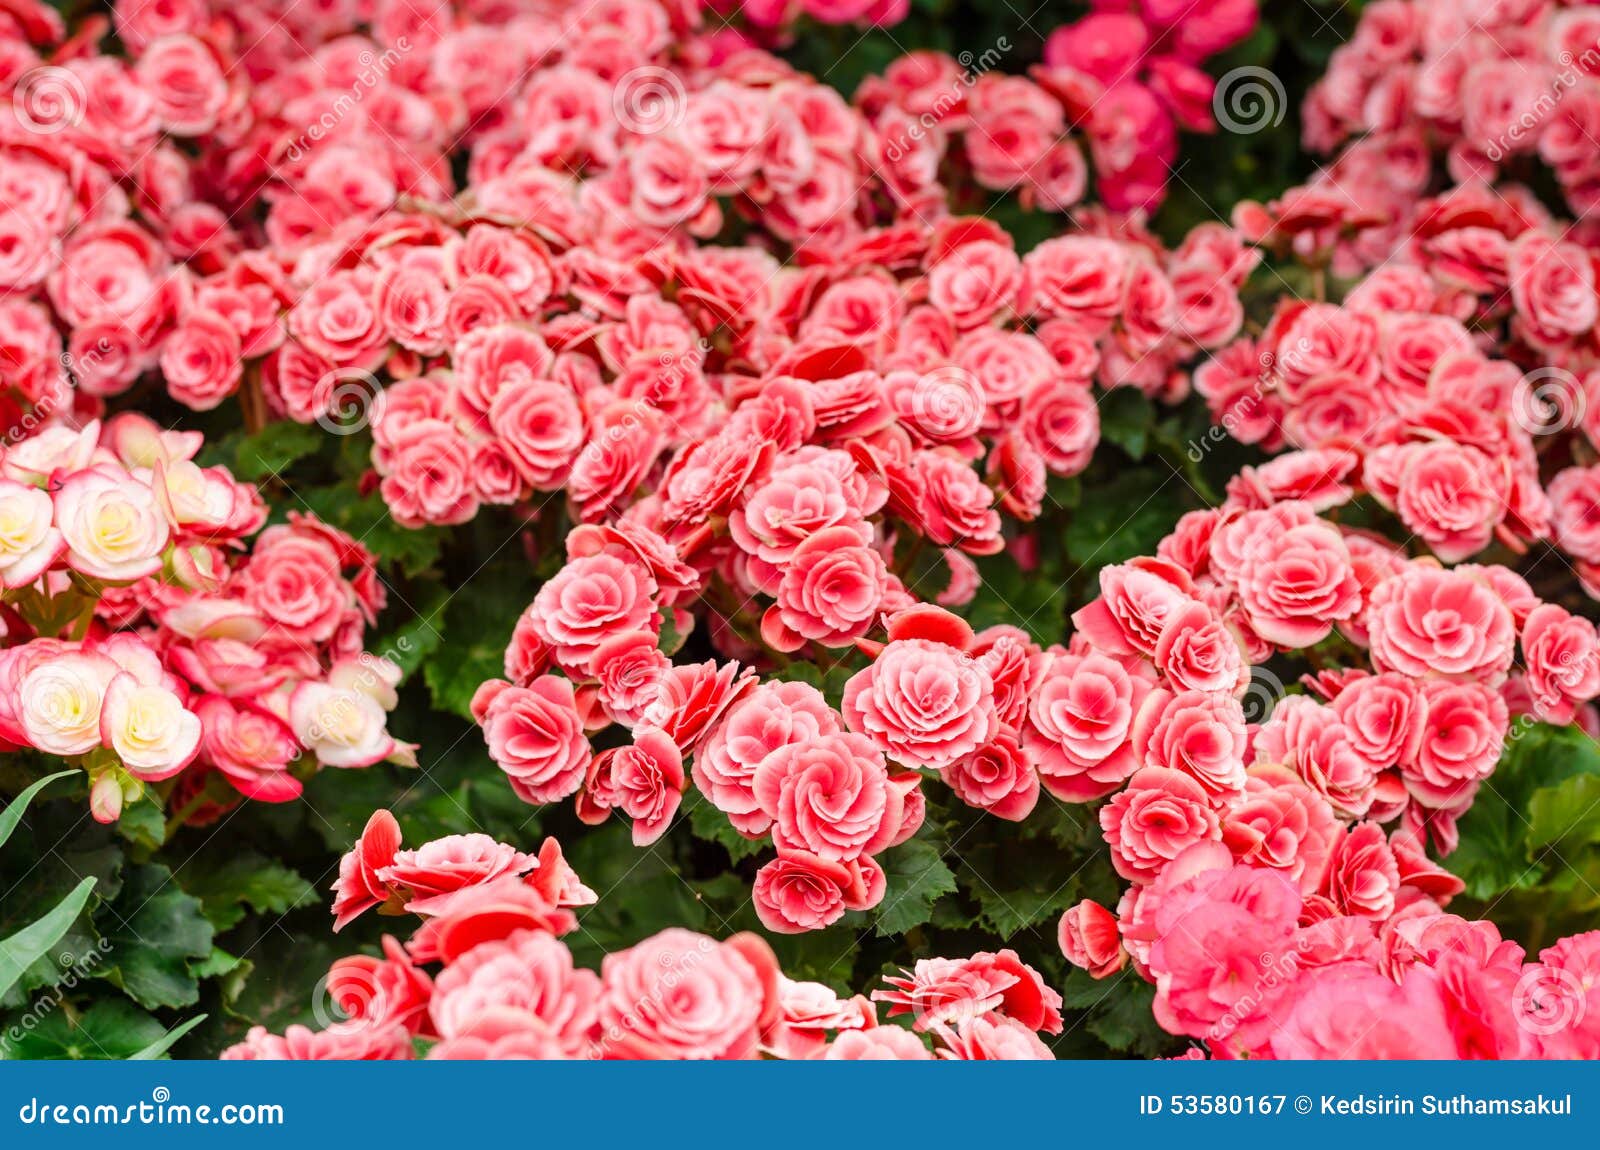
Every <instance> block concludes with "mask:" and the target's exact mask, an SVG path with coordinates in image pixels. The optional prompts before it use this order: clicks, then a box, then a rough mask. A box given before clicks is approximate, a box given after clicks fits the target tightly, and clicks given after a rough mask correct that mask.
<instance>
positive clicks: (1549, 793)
mask: <svg viewBox="0 0 1600 1150" xmlns="http://www.w3.org/2000/svg"><path fill="white" fill-rule="evenodd" d="M1527 838H1528V848H1529V849H1530V850H1532V851H1538V850H1540V849H1542V848H1544V847H1553V848H1554V849H1555V850H1556V852H1557V853H1558V854H1561V855H1563V856H1565V855H1568V854H1571V853H1572V852H1574V851H1577V850H1579V849H1581V848H1583V847H1587V846H1591V845H1593V844H1594V843H1596V842H1600V775H1574V776H1573V777H1572V778H1570V779H1564V780H1562V781H1561V782H1560V783H1558V784H1557V785H1556V786H1553V787H1541V788H1540V789H1539V790H1537V791H1535V792H1533V797H1532V798H1530V799H1529V800H1528V836H1527Z"/></svg>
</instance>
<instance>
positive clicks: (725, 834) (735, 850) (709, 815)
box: [688, 791, 767, 862]
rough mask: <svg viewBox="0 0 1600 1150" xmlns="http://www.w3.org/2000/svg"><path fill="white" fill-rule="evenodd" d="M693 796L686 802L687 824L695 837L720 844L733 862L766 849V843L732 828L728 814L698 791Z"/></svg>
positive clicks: (750, 856)
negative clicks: (748, 837) (749, 837)
mask: <svg viewBox="0 0 1600 1150" xmlns="http://www.w3.org/2000/svg"><path fill="white" fill-rule="evenodd" d="M694 795H695V798H694V799H693V800H691V801H690V803H689V804H688V807H689V811H688V813H689V825H690V826H691V827H692V828H693V829H694V833H695V837H696V838H702V839H705V840H706V841H707V842H713V843H717V844H718V845H720V846H721V847H722V848H723V849H724V850H725V851H727V852H728V857H729V858H731V859H732V860H733V861H734V862H738V861H740V860H741V859H747V858H753V857H754V856H756V855H758V854H760V853H761V852H762V851H763V850H765V849H766V846H767V844H766V843H765V842H764V841H762V840H759V839H747V838H745V837H744V836H743V835H742V834H740V833H739V832H738V831H736V830H734V829H733V824H732V823H730V822H729V821H728V816H727V815H725V814H723V813H722V812H721V811H719V810H718V809H717V808H716V805H715V804H713V803H709V802H707V801H706V800H705V799H704V798H702V797H700V794H699V792H698V791H696V792H694Z"/></svg>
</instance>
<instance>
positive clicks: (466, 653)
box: [423, 564, 537, 719]
mask: <svg viewBox="0 0 1600 1150" xmlns="http://www.w3.org/2000/svg"><path fill="white" fill-rule="evenodd" d="M536 590H537V587H536V586H535V585H534V583H533V581H532V579H531V578H530V577H529V575H528V572H527V570H526V568H525V567H524V566H523V565H521V564H516V565H512V564H503V565H500V566H497V567H491V568H489V569H487V570H485V571H482V572H480V573H479V574H477V575H475V576H473V578H472V580H471V582H470V583H468V584H467V585H466V586H464V587H461V588H458V589H457V590H456V592H455V594H454V596H453V597H452V598H451V600H450V602H449V605H448V606H447V607H446V608H445V615H444V621H445V622H444V627H443V635H444V638H443V641H442V642H441V643H440V645H439V649H438V651H437V652H436V653H435V654H434V656H433V658H431V659H430V660H428V662H427V663H426V665H425V666H424V667H423V678H424V680H425V681H426V682H427V684H428V690H429V691H430V692H432V695H433V705H434V706H435V707H436V708H438V709H439V710H441V711H449V712H450V713H452V714H456V715H460V716H462V717H463V718H467V719H470V718H471V717H472V708H471V706H470V704H471V702H472V696H473V694H474V693H475V692H476V691H477V689H478V687H479V686H481V685H482V684H483V682H484V681H485V680H486V679H498V678H501V677H503V676H504V675H505V652H506V644H507V643H508V642H509V641H510V639H511V631H512V629H513V628H514V627H515V626H516V625H517V619H518V618H519V617H520V616H521V615H522V612H523V611H524V610H525V609H526V608H527V606H528V604H529V603H530V602H532V600H533V595H534V592H535V591H536Z"/></svg>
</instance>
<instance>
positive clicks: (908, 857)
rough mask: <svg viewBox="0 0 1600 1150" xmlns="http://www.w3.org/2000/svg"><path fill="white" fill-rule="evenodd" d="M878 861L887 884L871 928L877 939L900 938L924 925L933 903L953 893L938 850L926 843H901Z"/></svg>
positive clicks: (916, 840) (953, 881)
mask: <svg viewBox="0 0 1600 1150" xmlns="http://www.w3.org/2000/svg"><path fill="white" fill-rule="evenodd" d="M879 861H880V862H881V863H882V865H883V874H884V878H885V879H886V880H887V883H888V890H887V892H886V893H885V894H884V896H883V905H881V906H880V907H879V908H878V911H877V916H876V921H875V922H874V924H873V925H874V928H875V929H876V930H877V932H878V934H879V935H881V936H890V935H900V934H904V933H905V932H906V931H908V930H910V929H911V928H913V927H917V926H921V925H922V924H923V923H925V922H928V921H929V920H930V919H931V918H932V917H933V905H934V903H935V902H937V901H938V900H939V899H940V898H941V897H942V896H944V895H947V894H952V893H954V891H955V889H956V876H955V875H954V874H952V873H951V871H950V868H949V867H947V866H946V865H945V863H944V859H943V858H942V857H941V856H940V854H939V848H938V847H936V846H934V845H933V844H932V843H931V842H929V841H927V840H926V839H920V838H914V839H911V840H910V841H909V842H904V843H901V844H900V845H899V846H897V847H894V848H892V849H891V850H889V851H887V852H886V853H885V854H884V856H883V858H882V859H881V860H879Z"/></svg>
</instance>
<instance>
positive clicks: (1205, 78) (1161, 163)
mask: <svg viewBox="0 0 1600 1150" xmlns="http://www.w3.org/2000/svg"><path fill="white" fill-rule="evenodd" d="M1092 6H1093V8H1094V12H1093V13H1092V14H1090V15H1089V16H1086V17H1084V18H1083V19H1082V20H1080V21H1078V22H1077V23H1075V24H1067V25H1064V26H1062V27H1060V28H1057V29H1056V30H1055V31H1054V32H1052V33H1051V34H1050V38H1049V39H1048V40H1047V41H1046V42H1045V49H1044V67H1043V68H1041V69H1040V71H1039V76H1040V82H1041V83H1042V84H1044V85H1045V86H1046V87H1047V88H1049V89H1050V90H1051V91H1054V92H1056V93H1058V94H1059V95H1060V98H1061V99H1062V100H1063V102H1064V103H1065V104H1066V105H1067V107H1068V109H1069V110H1070V113H1069V114H1071V115H1073V116H1081V117H1082V119H1083V124H1084V130H1085V132H1086V133H1087V135H1088V137H1089V142H1090V147H1091V152H1092V154H1093V157H1094V165H1095V172H1096V177H1097V178H1096V189H1097V190H1098V192H1099V194H1100V199H1101V201H1102V202H1103V203H1105V204H1106V206H1107V207H1111V208H1114V209H1117V210H1119V211H1123V210H1128V209H1132V208H1149V209H1151V210H1154V209H1155V208H1157V207H1159V206H1160V204H1161V201H1162V199H1163V198H1164V197H1165V195H1166V188H1167V177H1168V174H1169V173H1170V172H1171V170H1172V168H1173V165H1174V164H1176V163H1177V160H1178V130H1179V129H1180V128H1182V129H1184V130H1186V131H1191V132H1214V131H1216V128H1217V124H1216V119H1215V117H1214V114H1213V103H1214V100H1215V99H1216V97H1217V91H1216V81H1215V80H1214V79H1213V78H1212V76H1211V75H1210V74H1208V73H1207V72H1206V71H1204V70H1203V69H1202V67H1201V64H1202V63H1204V61H1205V59H1206V57H1208V56H1212V55H1215V54H1216V53H1219V52H1223V51H1226V50H1227V49H1228V48H1231V47H1233V46H1234V45H1235V44H1238V43H1239V42H1241V41H1243V40H1245V39H1246V38H1248V37H1249V35H1250V34H1251V33H1252V32H1253V31H1255V27H1256V19H1257V10H1256V0H1199V2H1198V3H1196V2H1191V0H1094V3H1093V5H1092ZM1222 95H1223V97H1224V98H1226V93H1223V94H1222Z"/></svg>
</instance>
